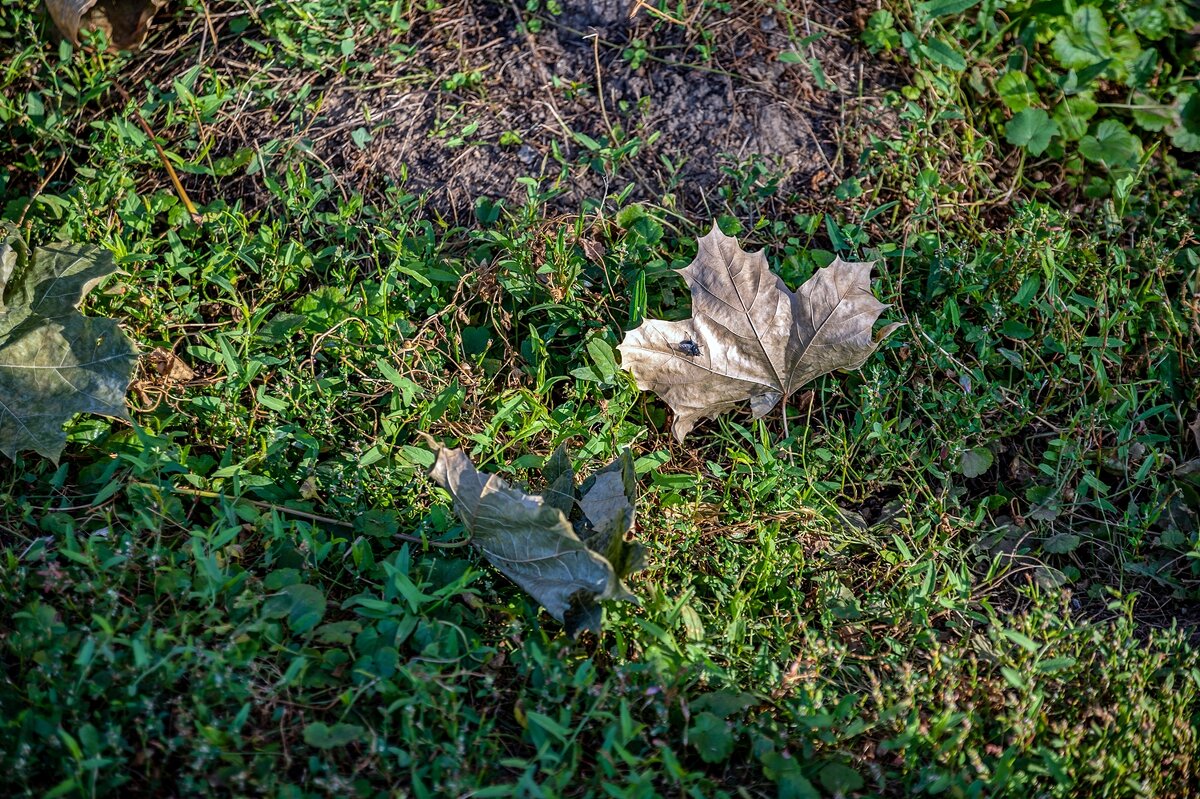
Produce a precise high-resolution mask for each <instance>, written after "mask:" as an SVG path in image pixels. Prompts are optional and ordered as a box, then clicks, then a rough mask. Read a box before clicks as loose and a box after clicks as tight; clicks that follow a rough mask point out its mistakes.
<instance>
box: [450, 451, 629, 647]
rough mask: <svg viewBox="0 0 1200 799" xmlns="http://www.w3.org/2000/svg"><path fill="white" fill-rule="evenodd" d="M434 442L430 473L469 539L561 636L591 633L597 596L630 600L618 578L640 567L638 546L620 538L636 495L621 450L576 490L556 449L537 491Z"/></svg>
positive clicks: (599, 614)
mask: <svg viewBox="0 0 1200 799" xmlns="http://www.w3.org/2000/svg"><path fill="white" fill-rule="evenodd" d="M433 446H434V449H435V451H436V452H437V460H436V461H435V462H434V464H433V470H432V471H431V472H430V476H431V477H432V478H433V479H434V480H435V481H436V482H437V483H438V484H439V485H440V486H442V488H444V489H446V491H447V492H449V494H450V496H451V497H452V498H453V500H454V510H455V512H456V513H457V514H458V517H459V519H461V520H462V523H463V525H465V526H466V528H467V532H468V534H469V535H470V536H471V543H472V544H473V545H474V546H475V547H476V548H477V549H479V551H480V552H482V553H483V556H484V557H485V558H487V559H488V561H489V562H491V564H492V565H493V566H495V567H496V568H497V569H499V570H500V571H501V572H502V573H503V574H504V575H505V576H507V577H508V578H509V579H510V580H512V581H513V582H515V583H516V584H517V585H519V586H521V588H523V589H525V591H527V592H528V593H529V595H530V596H532V597H533V598H534V599H536V600H537V601H538V602H540V603H541V604H542V606H544V607H545V608H546V610H547V611H549V613H550V615H551V616H553V617H554V618H556V619H558V620H559V621H560V622H563V624H564V626H565V627H566V629H567V632H568V633H570V634H571V635H576V634H577V633H578V632H579V631H580V630H583V629H592V630H597V631H598V630H599V629H600V623H601V617H602V612H601V608H600V605H599V602H601V601H603V600H606V599H624V600H630V601H637V600H636V599H635V597H634V596H633V594H632V593H630V591H629V589H627V588H626V587H625V585H624V584H623V583H622V582H621V580H622V578H623V577H625V576H626V575H627V574H629V573H630V572H632V571H635V570H637V569H640V568H642V555H641V547H639V546H637V545H636V544H631V543H629V542H627V541H626V540H625V536H626V534H627V533H629V532H630V531H631V530H632V529H633V516H634V504H635V500H636V497H635V495H634V490H635V488H636V485H635V483H634V471H633V458H632V456H630V455H629V453H628V451H626V452H624V453H623V454H622V455H621V457H620V458H618V459H617V460H616V461H614V462H613V463H612V464H610V465H609V466H606V467H605V468H603V469H601V470H600V471H598V472H597V473H596V474H595V475H593V476H592V477H591V478H589V480H588V481H587V482H586V483H585V486H584V489H583V490H582V491H577V490H576V488H575V482H574V472H573V470H572V468H571V461H570V458H569V457H568V455H567V453H566V450H565V449H564V448H561V447H560V448H559V449H558V450H557V451H556V452H555V453H554V455H553V456H552V457H551V458H550V459H549V460H548V461H547V464H546V469H545V471H544V476H545V478H546V479H547V483H548V488H547V490H546V493H545V496H540V495H536V494H527V493H525V492H524V491H522V490H520V489H518V488H513V487H511V486H509V485H508V484H507V483H506V482H505V481H504V480H503V479H501V478H500V477H498V476H497V475H493V474H486V473H484V472H480V471H478V470H477V469H476V468H475V466H474V464H472V463H471V459H470V458H468V457H467V455H466V454H465V453H463V452H462V450H458V449H448V448H445V447H442V446H439V445H437V444H434V445H433ZM572 517H575V518H574V521H573V520H572Z"/></svg>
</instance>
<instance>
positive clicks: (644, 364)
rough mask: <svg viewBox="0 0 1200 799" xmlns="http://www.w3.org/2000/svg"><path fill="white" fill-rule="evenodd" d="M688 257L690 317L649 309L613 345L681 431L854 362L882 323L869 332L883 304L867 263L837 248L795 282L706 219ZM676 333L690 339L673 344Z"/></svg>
mask: <svg viewBox="0 0 1200 799" xmlns="http://www.w3.org/2000/svg"><path fill="white" fill-rule="evenodd" d="M699 243H700V249H699V252H697V254H696V259H695V260H694V261H692V262H691V263H690V264H688V266H686V267H685V268H683V269H681V270H679V272H680V274H681V275H683V279H684V280H685V281H687V284H688V287H689V288H690V289H691V292H692V318H691V319H685V320H683V321H680V322H664V321H662V320H660V319H647V320H645V321H644V322H642V324H641V325H640V326H639V327H637V328H636V329H634V330H631V331H629V332H628V333H627V334H626V335H625V340H624V341H623V342H622V343H621V345H620V346H619V347H618V348H617V349H619V350H620V352H621V363H622V366H624V368H626V369H628V370H629V371H631V372H632V373H633V376H634V377H635V378H636V380H637V384H638V388H640V389H642V390H643V391H653V392H654V393H656V394H658V395H659V396H660V397H662V398H663V399H664V400H665V401H666V402H667V404H668V405H670V406H671V408H672V410H674V411H675V422H674V426H673V428H672V429H673V431H674V433H675V437H676V438H678V439H679V440H680V441H682V440H683V439H684V436H686V435H687V434H688V433H689V432H690V431H691V429H692V428H693V427H694V426H695V425H696V423H697V422H698V421H700V420H701V419H711V418H713V417H715V416H717V415H718V414H721V413H724V412H726V411H729V410H732V409H733V408H736V407H737V406H739V405H742V404H743V403H746V402H749V403H750V409H751V411H753V413H754V417H755V418H759V417H762V416H764V415H766V414H767V413H769V412H770V411H771V409H772V408H774V407H775V406H776V405H778V404H779V402H780V401H781V400H782V401H784V402H786V401H787V398H788V397H790V396H791V395H792V393H793V392H795V391H796V390H797V389H799V388H800V387H801V386H803V385H804V384H805V383H808V382H809V381H811V380H813V379H815V378H817V377H820V376H821V375H823V374H826V373H828V372H832V371H835V370H838V369H841V370H849V369H857V368H859V367H860V366H862V365H863V363H864V362H865V361H866V360H867V358H868V357H869V356H870V355H871V353H872V352H874V351H875V349H876V347H878V346H879V342H880V341H882V340H883V339H884V338H885V337H886V336H887V335H888V334H889V333H891V332H892V331H893V330H895V329H896V328H897V327H899V326H900V325H901V323H892V324H889V325H887V326H886V327H884V328H883V329H882V330H881V331H880V334H879V336H878V337H875V336H873V335H872V333H871V327H872V325H874V323H875V320H876V319H878V318H879V315H880V314H881V313H883V311H884V309H885V308H887V307H888V306H886V305H884V304H883V303H882V302H880V301H879V300H877V299H876V298H875V297H874V295H872V294H871V282H870V275H871V264H870V263H856V262H848V261H843V260H841V259H840V258H839V259H837V260H835V261H834V262H833V263H831V264H830V265H829V266H827V267H824V268H823V269H819V270H817V273H816V274H815V275H813V276H812V277H811V278H809V280H808V281H807V282H805V283H804V285H802V286H801V287H800V289H799V290H798V291H796V292H792V291H790V290H789V289H788V287H787V286H786V285H784V283H783V281H782V280H780V279H779V278H778V277H776V276H775V275H774V274H772V273H771V270H770V269H769V267H768V266H767V257H766V255H765V254H764V253H763V252H762V251H761V250H760V251H759V252H755V253H748V252H746V251H745V250H743V249H742V248H741V247H739V246H738V243H737V240H736V239H734V238H733V237H731V236H726V235H725V234H724V233H722V232H721V230H720V229H719V228H718V227H717V226H716V225H715V224H714V225H713V228H712V230H711V231H710V232H709V234H708V235H707V236H704V237H703V238H701V239H700V241H699ZM680 342H688V343H690V344H691V345H693V346H694V349H693V347H692V346H689V347H687V348H686V349H684V348H681V346H680Z"/></svg>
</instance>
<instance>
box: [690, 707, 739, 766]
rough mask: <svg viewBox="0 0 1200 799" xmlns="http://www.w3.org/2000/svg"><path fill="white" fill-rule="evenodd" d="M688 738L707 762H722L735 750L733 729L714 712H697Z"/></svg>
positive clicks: (701, 757)
mask: <svg viewBox="0 0 1200 799" xmlns="http://www.w3.org/2000/svg"><path fill="white" fill-rule="evenodd" d="M688 740H689V741H690V742H691V744H692V746H694V747H696V751H697V752H698V753H699V754H700V759H701V760H703V761H704V762H705V763H720V762H721V761H723V760H725V759H727V758H728V757H729V755H730V754H731V753H732V752H733V743H734V741H733V731H732V730H730V729H729V725H728V724H726V723H725V722H724V721H722V720H721V719H720V718H718V717H717V716H716V715H714V714H712V713H707V712H706V713H697V714H696V715H695V716H694V717H693V718H692V726H691V727H689V728H688Z"/></svg>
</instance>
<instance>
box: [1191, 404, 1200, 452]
mask: <svg viewBox="0 0 1200 799" xmlns="http://www.w3.org/2000/svg"><path fill="white" fill-rule="evenodd" d="M1188 430H1190V431H1191V432H1192V438H1194V439H1196V449H1200V411H1196V418H1195V419H1193V420H1192V423H1191V424H1189V425H1188Z"/></svg>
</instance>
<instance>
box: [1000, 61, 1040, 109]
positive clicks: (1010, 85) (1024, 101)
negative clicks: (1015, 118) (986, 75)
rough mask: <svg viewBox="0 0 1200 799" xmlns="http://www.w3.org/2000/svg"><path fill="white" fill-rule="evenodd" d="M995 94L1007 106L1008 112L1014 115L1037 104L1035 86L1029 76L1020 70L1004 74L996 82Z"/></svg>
mask: <svg viewBox="0 0 1200 799" xmlns="http://www.w3.org/2000/svg"><path fill="white" fill-rule="evenodd" d="M996 94H998V95H1000V101H1001V102H1002V103H1004V104H1005V105H1006V106H1008V110H1010V111H1012V112H1014V113H1016V112H1019V111H1024V110H1025V109H1026V108H1029V107H1030V106H1033V105H1035V104H1036V103H1037V102H1038V90H1037V86H1034V85H1033V81H1032V80H1030V78H1029V76H1028V75H1026V74H1025V73H1024V72H1021V71H1020V70H1012V71H1009V72H1005V73H1004V74H1003V75H1002V76H1001V77H1000V80H998V81H996Z"/></svg>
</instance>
